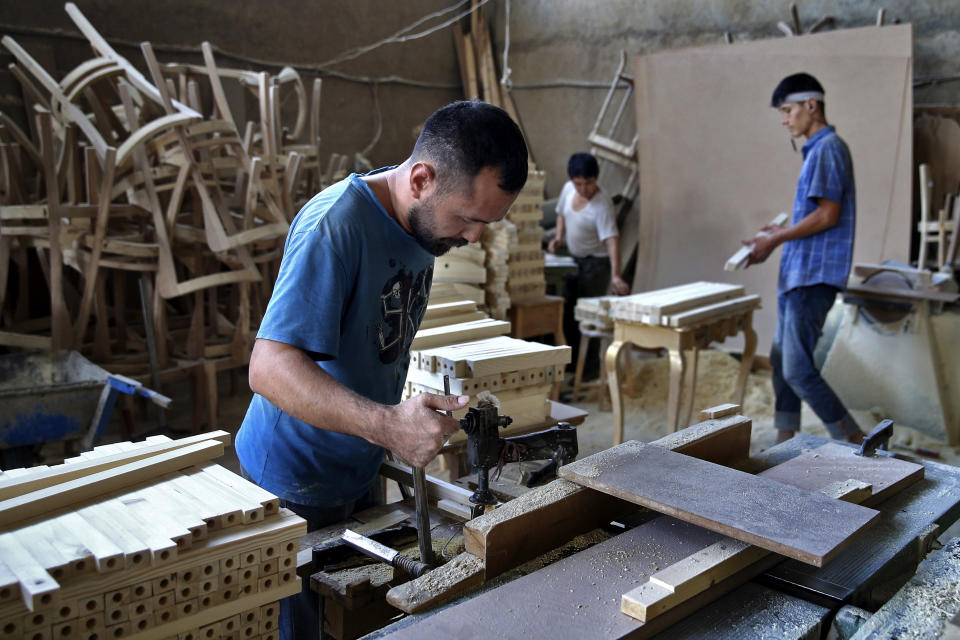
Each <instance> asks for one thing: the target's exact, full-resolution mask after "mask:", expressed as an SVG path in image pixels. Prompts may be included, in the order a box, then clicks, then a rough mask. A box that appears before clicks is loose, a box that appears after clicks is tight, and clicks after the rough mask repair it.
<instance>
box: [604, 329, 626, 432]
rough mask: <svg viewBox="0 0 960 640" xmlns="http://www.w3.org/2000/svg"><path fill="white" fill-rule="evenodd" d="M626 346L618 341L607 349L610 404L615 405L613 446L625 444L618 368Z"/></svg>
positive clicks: (606, 363)
mask: <svg viewBox="0 0 960 640" xmlns="http://www.w3.org/2000/svg"><path fill="white" fill-rule="evenodd" d="M625 345H626V343H625V342H623V341H621V340H617V341H616V342H614V343H613V344H611V345H610V347H609V348H607V354H606V356H605V365H606V367H607V385H608V386H609V387H610V404H611V405H613V444H614V445H618V444H620V443H621V442H623V396H622V395H621V393H620V371H619V367H618V366H617V364H618V362H619V359H620V351H622V350H623V347H624V346H625Z"/></svg>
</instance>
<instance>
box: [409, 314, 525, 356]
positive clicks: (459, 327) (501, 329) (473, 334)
mask: <svg viewBox="0 0 960 640" xmlns="http://www.w3.org/2000/svg"><path fill="white" fill-rule="evenodd" d="M509 332H510V323H509V322H504V321H502V320H477V321H476V322H464V323H462V324H456V325H453V326H452V327H437V328H435V329H424V330H422V331H418V332H417V335H416V336H414V338H413V342H412V343H411V344H410V349H411V350H413V349H429V348H431V347H439V346H442V345H447V344H454V343H457V342H469V341H472V340H480V339H481V338H492V337H494V336H500V335H503V334H505V333H509Z"/></svg>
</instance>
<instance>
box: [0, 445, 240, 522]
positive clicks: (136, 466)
mask: <svg viewBox="0 0 960 640" xmlns="http://www.w3.org/2000/svg"><path fill="white" fill-rule="evenodd" d="M220 455H223V443H222V442H219V441H217V440H211V441H206V442H200V443H197V444H193V445H190V446H187V447H183V448H180V449H176V450H174V451H168V452H167V453H161V454H159V455H156V456H151V457H150V458H145V459H143V460H137V461H136V462H132V463H129V464H125V465H121V466H119V467H114V468H112V469H107V470H106V471H100V472H97V473H94V474H91V475H88V476H84V477H81V478H77V479H75V480H70V481H68V482H64V483H61V484H58V485H55V486H53V487H47V488H45V489H39V490H37V491H32V492H30V493H25V494H23V495H19V496H16V497H14V498H9V499H7V500H3V501H0V527H10V526H11V525H13V524H17V523H23V522H24V521H25V520H28V519H30V518H33V517H36V516H38V515H41V514H43V513H46V512H48V511H52V510H55V509H59V508H61V507H65V506H68V505H71V504H76V503H77V502H80V501H83V500H86V499H89V498H93V497H96V496H99V495H103V494H105V493H109V492H111V491H116V490H117V489H121V488H124V487H128V486H131V485H134V484H136V483H138V482H142V481H143V480H144V479H147V478H150V477H153V476H156V475H160V474H163V473H169V472H171V471H176V470H178V469H183V468H184V467H189V466H191V465H194V464H198V463H202V462H205V461H207V460H210V459H211V458H215V457H218V456H220ZM71 466H72V465H71Z"/></svg>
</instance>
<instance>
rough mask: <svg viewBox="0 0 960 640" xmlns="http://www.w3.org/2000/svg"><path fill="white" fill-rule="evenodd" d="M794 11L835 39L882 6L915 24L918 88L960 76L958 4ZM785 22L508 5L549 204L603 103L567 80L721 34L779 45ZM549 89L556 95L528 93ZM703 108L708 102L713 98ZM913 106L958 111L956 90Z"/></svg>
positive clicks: (757, 14)
mask: <svg viewBox="0 0 960 640" xmlns="http://www.w3.org/2000/svg"><path fill="white" fill-rule="evenodd" d="M797 4H798V6H799V15H800V22H801V25H802V27H803V28H804V29H808V28H809V27H810V26H812V25H813V24H814V23H816V22H817V21H818V20H820V19H821V18H823V17H824V16H833V18H834V19H835V22H834V28H837V29H840V28H849V27H860V26H867V25H871V24H875V23H876V20H877V11H878V9H879V8H880V7H881V6H882V7H884V8H885V9H886V22H887V23H890V22H893V20H896V19H899V20H900V21H901V22H911V23H913V24H914V37H915V47H914V51H915V59H914V76H915V79H916V80H918V81H919V80H922V79H923V78H927V77H931V76H942V75H949V74H960V64H958V63H957V59H958V56H960V3H958V2H956V1H955V0H914V1H908V0H897V1H894V2H884V3H876V2H866V1H864V0H844V1H842V2H828V1H824V0H806V1H805V2H800V3H797ZM505 13H506V5H505V0H498V2H497V3H496V8H495V13H494V16H493V18H492V22H493V25H494V33H495V36H494V39H495V41H496V46H497V49H498V51H497V62H498V64H499V63H500V62H501V56H502V50H503V44H504V34H505V29H504V20H505ZM781 20H783V21H785V22H787V23H790V22H791V17H790V10H789V2H786V1H784V2H772V1H769V0H767V1H761V0H752V1H750V0H644V1H642V2H638V1H637V0H603V2H591V1H588V0H512V2H511V3H510V48H509V66H510V68H511V69H512V74H511V79H512V81H513V84H514V97H515V100H516V103H517V106H518V109H519V112H520V116H521V118H522V120H523V124H524V127H525V130H526V133H527V136H528V138H529V140H530V145H531V147H532V148H533V150H534V152H535V154H536V160H537V163H538V165H539V166H540V167H541V168H543V169H546V171H547V193H548V195H555V194H556V193H557V192H558V191H559V189H560V187H561V186H562V184H563V181H564V180H565V162H566V158H567V157H568V156H569V154H570V153H572V152H574V151H577V150H583V149H585V148H586V147H587V144H586V136H587V134H588V133H589V131H590V129H591V128H592V126H593V123H594V120H595V119H596V116H597V114H598V113H599V110H600V106H601V103H602V101H603V96H604V95H605V90H604V89H600V88H583V87H578V86H574V85H573V84H571V85H570V86H563V85H564V83H563V82H562V81H563V80H571V81H575V82H577V83H579V82H583V81H600V82H602V83H606V84H609V82H610V80H611V79H612V78H613V74H614V73H615V71H616V68H617V64H618V63H619V58H620V51H621V50H626V51H627V52H628V53H631V54H649V53H655V52H657V51H662V50H667V49H677V48H684V47H697V46H703V45H714V44H718V43H721V42H723V41H724V40H723V39H724V34H725V32H730V34H731V35H732V36H733V38H734V40H735V41H748V40H758V39H763V38H777V37H782V36H783V33H782V32H781V31H780V30H779V29H778V28H777V22H778V21H781ZM551 82H558V84H559V85H560V86H556V87H555V88H527V87H532V86H536V85H543V84H546V83H551ZM772 90H773V87H771V91H772ZM692 99H696V98H695V97H692ZM699 99H705V100H709V96H702V97H700V98H699ZM914 100H915V102H916V104H918V105H919V104H930V103H936V104H943V103H946V104H958V103H960V82H958V81H951V82H943V83H939V84H936V85H931V84H923V85H920V84H919V83H918V86H917V88H916V89H915V92H914ZM627 117H629V118H632V117H633V113H629V114H627ZM718 126H722V123H718ZM878 133H879V132H878Z"/></svg>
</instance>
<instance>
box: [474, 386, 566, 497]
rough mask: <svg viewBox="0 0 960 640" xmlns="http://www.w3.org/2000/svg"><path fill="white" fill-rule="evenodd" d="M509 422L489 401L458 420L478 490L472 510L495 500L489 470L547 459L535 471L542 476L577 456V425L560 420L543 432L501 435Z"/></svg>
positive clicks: (475, 407)
mask: <svg viewBox="0 0 960 640" xmlns="http://www.w3.org/2000/svg"><path fill="white" fill-rule="evenodd" d="M511 422H513V420H511V419H510V418H509V417H508V416H501V415H499V410H498V408H497V405H496V404H494V403H493V402H489V401H483V402H480V403H478V405H477V406H474V407H470V408H469V409H468V410H467V415H466V416H464V417H463V418H461V419H460V427H461V428H462V429H463V430H464V431H465V432H466V434H467V463H468V464H471V465H473V466H474V467H475V468H476V469H477V489H476V491H474V493H473V495H472V496H471V497H470V502H472V503H473V504H474V505H476V506H475V508H474V511H475V512H482V509H483V508H484V507H485V506H486V505H493V504H496V503H497V499H496V498H495V497H494V495H493V493H492V492H491V491H490V469H493V468H495V467H496V468H498V469H502V468H503V465H504V464H506V463H508V462H521V461H524V460H549V462H548V463H547V464H546V465H545V466H544V467H543V468H541V469H540V470H538V471H540V472H541V473H540V476H541V477H542V476H543V475H544V474H543V471H544V469H553V470H555V469H556V467H559V466H562V465H564V464H566V463H568V462H571V461H573V460H575V459H576V457H577V429H576V427H573V426H571V425H569V424H567V423H566V422H561V423H560V424H558V425H557V426H556V427H551V428H550V429H545V430H543V431H537V432H535V433H529V434H526V435H522V436H514V437H512V438H501V437H500V435H499V430H500V429H503V428H506V427H507V426H509V425H510V423H511Z"/></svg>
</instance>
